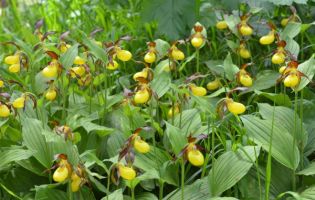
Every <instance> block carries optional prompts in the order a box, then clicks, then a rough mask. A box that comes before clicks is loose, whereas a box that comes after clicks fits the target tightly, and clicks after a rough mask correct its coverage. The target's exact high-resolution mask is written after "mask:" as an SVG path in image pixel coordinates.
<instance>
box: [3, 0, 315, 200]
mask: <svg viewBox="0 0 315 200" xmlns="http://www.w3.org/2000/svg"><path fill="white" fill-rule="evenodd" d="M0 5H1V6H0V30H1V31H0V42H1V46H0V63H1V65H0V80H2V81H3V82H4V86H2V87H0V100H1V104H0V105H8V106H9V107H10V106H11V105H12V108H11V110H10V116H8V117H1V118H0V161H1V162H0V199H25V200H26V199H40V200H43V199H104V200H108V199H115V200H116V199H117V200H120V199H137V200H138V199H139V200H145V199H150V200H151V199H173V200H177V199H191V200H192V199H218V200H220V199H222V200H225V199H227V200H230V199H231V200H233V199H248V200H249V199H266V200H268V199H303V200H304V199H315V186H314V184H315V179H314V175H315V164H314V155H315V154H314V151H315V124H314V119H315V112H314V111H315V100H314V99H315V87H314V82H313V76H314V73H315V60H314V49H315V45H314V44H315V37H314V34H315V28H314V26H313V25H314V24H315V6H314V5H315V1H313V0H308V1H307V0H260V1H255V0H247V1H245V0H233V1H232V0H221V1H216V0H196V1H192V0H150V1H149V0H147V1H145V0H64V1H62V0H19V1H15V0H2V1H0ZM295 10H296V13H295ZM247 13H251V17H250V18H249V21H248V23H249V24H250V25H251V26H252V27H253V29H254V33H253V35H252V36H249V37H243V36H241V35H240V34H239V30H238V28H237V24H238V23H239V22H240V16H242V15H244V14H247ZM292 16H294V17H292ZM285 18H289V19H290V20H291V21H290V22H289V23H288V24H287V25H286V26H282V25H281V20H283V19H285ZM40 20H42V21H40ZM221 20H225V21H226V23H227V25H228V28H227V29H225V30H218V29H217V28H216V24H217V22H218V21H221ZM41 22H43V24H42V26H38V25H39V24H40V23H41ZM197 22H198V23H197ZM268 22H272V23H273V24H274V26H275V27H276V32H277V33H278V34H279V37H280V39H281V40H285V41H286V43H287V45H286V47H285V50H286V51H287V52H290V53H288V54H287V56H286V61H287V62H286V65H288V63H290V61H292V60H294V61H295V60H296V61H297V62H298V63H299V64H300V65H299V66H298V70H299V71H300V72H302V75H301V77H300V78H301V80H300V82H299V85H298V86H296V87H293V88H290V87H284V85H283V83H282V82H283V81H282V80H281V79H283V78H284V77H283V75H281V73H279V72H278V71H279V68H280V67H281V66H282V65H280V64H273V63H272V62H271V57H272V55H273V54H274V53H275V50H276V49H277V45H276V44H275V43H272V44H271V45H267V46H263V45H261V44H260V43H259V38H260V37H261V36H263V35H266V34H268V32H269V31H270V28H269V27H268V25H267V24H268ZM36 24H37V26H38V28H37V29H36ZM195 25H202V27H203V32H202V34H203V36H204V38H203V39H207V41H206V42H204V43H203V46H202V48H200V49H196V48H194V47H193V46H192V45H191V44H190V39H191V38H190V36H191V35H193V34H194V33H195V32H194V30H193V27H194V26H195ZM95 30H98V31H95ZM51 31H53V32H51ZM67 31H69V32H68V33H67V34H63V33H65V32H67ZM49 32H50V34H48V35H47V38H46V39H43V37H42V36H43V35H44V34H45V33H49ZM62 35H63V36H62ZM121 38H124V39H125V40H121V41H120V44H119V45H120V47H121V48H122V49H126V50H129V51H130V52H131V53H132V59H131V60H130V61H128V62H123V61H119V60H118V59H116V60H117V62H118V64H119V68H118V69H117V70H109V69H107V68H106V66H107V65H108V63H111V62H112V61H111V59H112V58H113V57H111V56H110V52H111V51H110V50H111V48H110V47H109V46H108V42H114V41H118V40H119V39H121ZM178 40H179V41H180V42H179V43H176V46H177V47H178V48H179V49H180V50H181V51H182V52H183V53H184V54H185V59H184V60H182V61H174V60H172V59H173V58H171V56H170V52H171V51H170V49H172V48H173V46H172V45H173V44H174V43H173V42H174V41H178ZM243 40H244V41H245V42H246V47H247V48H248V50H250V52H251V58H249V59H244V58H242V57H241V56H240V54H239V48H240V42H241V41H243ZM95 41H98V42H101V46H99V45H97V43H96V42H95ZM152 41H155V43H156V45H157V46H156V53H157V54H156V55H157V58H156V61H155V62H154V63H153V64H149V65H148V64H144V63H143V57H144V55H145V54H146V52H147V50H148V46H147V42H152ZM63 42H65V43H67V44H69V45H71V46H72V47H71V48H69V49H68V50H67V51H66V52H65V53H63V52H62V51H61V50H60V48H59V47H60V44H62V43H63ZM18 51H21V52H23V53H24V54H23V55H24V56H25V58H27V63H28V64H26V65H25V67H24V68H23V67H22V68H21V70H20V72H18V73H11V72H10V71H9V70H8V69H9V65H8V64H6V63H5V59H6V58H7V56H10V55H13V54H14V53H16V52H18ZM47 52H48V53H47ZM49 52H50V53H49ZM51 52H55V53H51ZM76 56H80V57H82V58H84V62H85V66H87V67H86V68H85V69H86V72H85V73H86V74H89V78H88V80H89V81H87V84H84V83H83V84H80V83H79V82H80V81H81V83H82V82H83V78H85V77H86V76H84V77H83V76H82V77H81V76H77V75H74V76H72V77H71V70H73V67H76V66H77V65H76V64H75V62H74V61H75V57H76ZM56 57H58V62H60V63H61V65H62V68H61V71H60V73H59V75H58V77H55V78H53V80H54V81H53V82H52V81H50V79H47V78H45V77H43V75H42V70H43V69H44V68H45V67H46V66H47V65H48V64H49V62H51V61H52V60H53V58H56ZM139 61H141V62H139ZM246 63H251V65H250V66H248V67H247V68H246V70H247V72H248V73H249V74H250V76H251V77H252V79H253V85H251V86H249V87H242V85H241V84H240V81H239V79H238V78H237V76H238V71H239V70H240V69H241V67H242V65H243V64H246ZM26 66H27V67H26ZM148 67H150V69H152V74H153V78H152V80H151V79H150V78H148V77H146V78H145V80H140V79H141V78H140V79H136V80H134V79H133V76H134V74H135V73H136V72H140V71H141V70H143V69H144V68H145V69H147V68H148ZM150 73H151V70H150ZM196 73H197V74H196ZM216 78H219V79H220V87H219V88H217V89H216V90H215V91H207V95H201V96H200V95H196V93H195V92H193V89H192V87H191V83H194V84H196V85H197V86H203V87H205V88H206V86H207V83H208V82H211V81H213V80H215V79H216ZM149 79H150V80H149ZM139 80H140V81H139ZM146 81H148V84H147V85H146V86H148V87H149V90H150V91H151V98H150V100H149V101H148V102H146V103H144V104H135V103H134V96H135V94H134V93H133V91H136V87H137V86H139V85H140V86H141V85H142V86H141V87H143V85H145V84H143V82H146ZM51 87H54V88H56V91H57V97H56V99H55V100H54V101H49V100H47V99H46V98H45V95H46V94H47V91H48V90H49V89H50V88H51ZM197 93H198V92H197ZM23 95H26V96H28V99H27V100H26V103H25V106H23V108H20V109H13V102H15V100H16V99H17V98H18V97H21V96H23ZM227 96H229V97H230V98H232V99H233V100H234V101H235V102H241V103H242V104H244V105H245V106H246V111H245V113H243V114H242V115H235V114H233V113H231V112H230V111H229V109H228V107H227V105H225V104H227V103H226V100H225V98H226V97H227ZM224 102H225V103H224ZM176 110H178V113H177V114H176V115H175V114H174V115H172V113H175V112H177V111H176ZM170 112H171V114H169V113H170ZM65 126H66V127H69V128H70V132H68V131H67V130H65V129H64V128H65ZM138 128H142V130H141V131H140V132H139V136H141V139H142V140H145V141H146V142H147V143H148V144H149V145H150V151H149V152H148V153H145V154H143V153H139V152H137V151H134V148H133V147H130V149H129V151H130V152H131V154H126V155H125V154H123V151H122V150H124V147H126V144H128V141H130V140H129V139H130V138H131V137H132V136H134V133H135V131H136V130H139V129H138ZM128 138H129V139H128ZM194 138H196V139H197V141H193V140H194ZM126 142H127V143H126ZM189 143H193V144H195V143H196V144H197V145H198V146H200V148H199V147H198V148H199V150H200V152H202V154H203V156H204V159H205V160H204V164H203V165H202V166H199V167H196V166H193V165H192V164H191V162H189V161H188V160H187V157H186V156H185V155H186V153H185V148H186V147H187V144H189ZM127 149H128V148H127ZM57 154H65V155H67V156H68V162H69V163H70V164H71V166H72V167H71V168H72V169H73V170H74V171H75V170H76V169H77V166H78V165H79V164H80V166H81V167H82V171H84V173H83V174H82V176H81V177H80V178H81V179H80V180H82V184H81V185H80V189H79V191H78V192H72V191H71V180H72V179H71V177H70V176H69V177H67V179H66V180H65V181H62V182H61V183H56V181H54V180H53V174H54V172H55V171H56V168H57V166H56V164H58V161H59V160H60V157H59V160H58V159H57V161H55V160H54V159H55V158H56V155H57ZM119 155H120V156H121V155H123V157H124V159H122V160H121V163H124V164H126V165H128V163H129V165H131V166H132V167H133V169H135V170H136V172H137V177H136V178H135V179H133V180H131V181H128V180H124V179H123V178H122V177H117V175H118V174H117V169H116V166H117V163H118V159H119V158H118V157H119ZM125 158H126V159H125ZM59 164H60V163H59ZM118 171H119V170H118ZM120 175H121V174H120Z"/></svg>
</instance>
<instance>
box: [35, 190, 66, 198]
mask: <svg viewBox="0 0 315 200" xmlns="http://www.w3.org/2000/svg"><path fill="white" fill-rule="evenodd" d="M51 199H58V200H68V197H67V193H65V192H63V191H61V190H57V189H50V188H40V189H38V190H37V191H36V195H35V200H51Z"/></svg>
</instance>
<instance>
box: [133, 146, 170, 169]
mask: <svg viewBox="0 0 315 200" xmlns="http://www.w3.org/2000/svg"><path fill="white" fill-rule="evenodd" d="M168 160H171V157H170V155H168V153H167V152H166V151H164V150H162V149H159V148H157V147H153V146H151V148H150V151H149V152H148V153H145V154H141V153H137V154H136V157H135V162H134V166H136V167H138V168H140V169H142V170H144V171H149V170H151V169H156V170H159V169H160V168H161V166H162V165H163V163H165V162H167V161H168Z"/></svg>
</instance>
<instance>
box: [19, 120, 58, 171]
mask: <svg viewBox="0 0 315 200" xmlns="http://www.w3.org/2000/svg"><path fill="white" fill-rule="evenodd" d="M22 127H23V128H22V133H23V143H24V145H25V146H26V147H27V148H28V149H30V150H32V151H34V152H33V155H34V157H35V158H36V159H37V160H38V161H39V162H40V163H41V164H42V165H43V166H45V167H46V168H50V167H51V166H52V160H53V155H52V154H51V151H52V150H51V148H50V146H48V145H47V143H46V140H45V136H44V135H43V134H42V131H43V128H42V124H41V122H40V121H38V120H35V119H25V120H24V121H22Z"/></svg>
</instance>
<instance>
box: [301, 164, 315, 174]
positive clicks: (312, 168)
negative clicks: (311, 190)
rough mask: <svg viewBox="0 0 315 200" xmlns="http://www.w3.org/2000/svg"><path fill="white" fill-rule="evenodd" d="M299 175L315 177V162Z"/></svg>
mask: <svg viewBox="0 0 315 200" xmlns="http://www.w3.org/2000/svg"><path fill="white" fill-rule="evenodd" d="M297 174H299V175H305V176H309V175H314V174H315V162H313V163H311V164H309V165H308V166H307V167H306V168H305V169H303V170H302V171H299V172H298V173H297Z"/></svg>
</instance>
